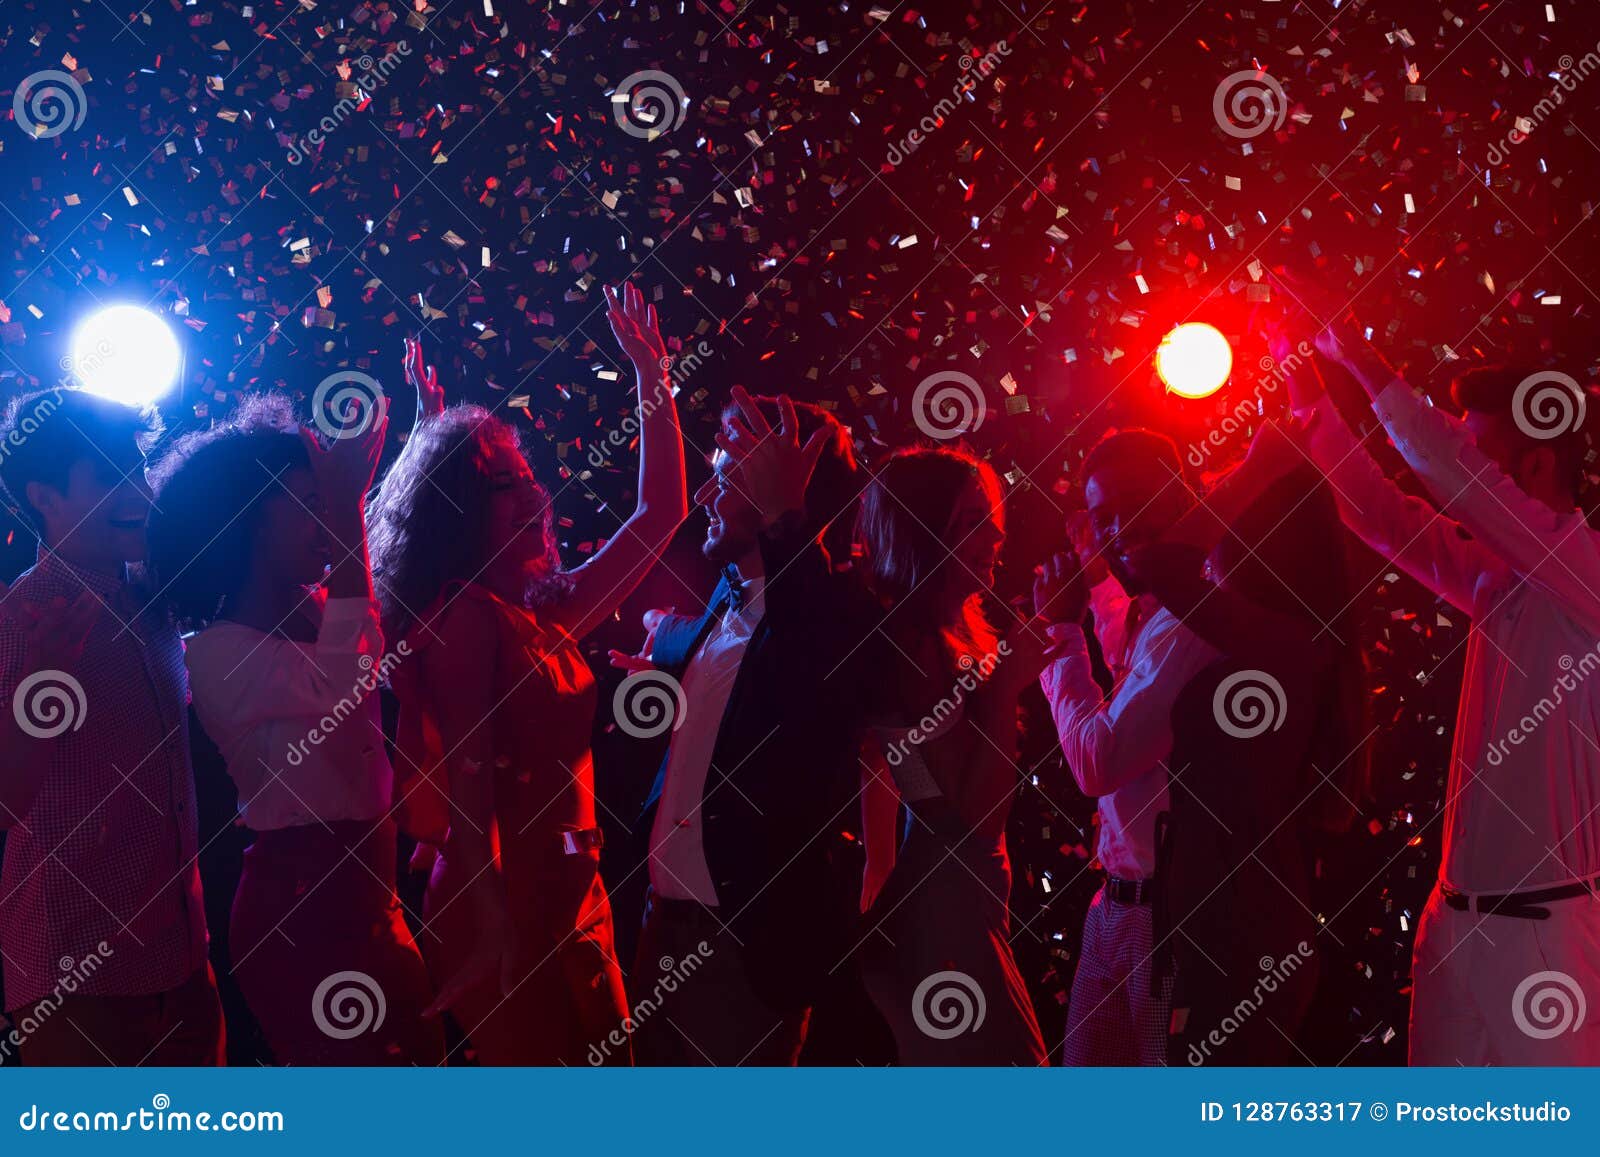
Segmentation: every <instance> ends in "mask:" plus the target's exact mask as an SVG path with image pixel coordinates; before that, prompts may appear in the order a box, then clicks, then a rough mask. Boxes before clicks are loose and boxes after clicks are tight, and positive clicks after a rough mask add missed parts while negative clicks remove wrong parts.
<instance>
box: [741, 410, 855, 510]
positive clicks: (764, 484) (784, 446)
mask: <svg viewBox="0 0 1600 1157" xmlns="http://www.w3.org/2000/svg"><path fill="white" fill-rule="evenodd" d="M733 404H734V407H735V409H736V410H737V413H735V414H733V415H731V416H729V418H728V420H727V422H726V423H725V424H724V425H723V428H722V431H721V432H720V433H718V434H717V445H718V446H719V447H720V448H721V449H722V451H723V452H724V453H726V454H727V455H728V457H729V458H731V459H733V462H734V466H735V477H736V478H737V483H738V486H739V487H740V489H741V490H742V491H743V492H744V494H745V497H746V498H748V499H749V500H750V502H751V503H752V504H754V506H755V507H756V509H757V510H759V511H760V512H761V517H762V520H763V522H764V523H765V524H766V525H768V526H771V525H772V524H773V523H775V522H777V521H778V519H780V518H782V517H783V516H784V515H785V514H787V513H788V512H789V511H791V510H804V509H805V505H806V486H807V485H809V484H810V482H811V474H812V472H813V471H814V470H816V468H817V461H818V459H820V458H821V457H822V452H823V451H824V450H826V449H827V447H828V437H829V429H828V427H827V426H819V427H818V428H817V429H816V430H814V431H813V432H812V434H811V437H809V438H807V439H806V444H805V445H804V446H802V445H801V444H800V419H799V416H798V415H797V414H796V413H795V409H794V403H793V402H792V401H790V400H789V396H788V395H787V394H785V395H783V396H781V397H780V398H779V399H778V415H779V421H780V425H779V426H778V428H777V429H776V430H774V429H773V428H772V423H771V422H769V421H767V417H766V415H765V414H763V413H762V412H761V407H760V406H758V405H757V404H756V401H755V399H754V398H752V397H751V396H750V394H749V392H748V391H746V390H745V388H744V387H743V386H734V387H733ZM818 513H822V514H825V515H828V516H832V515H833V514H835V513H837V512H836V511H831V510H830V511H819V512H818Z"/></svg>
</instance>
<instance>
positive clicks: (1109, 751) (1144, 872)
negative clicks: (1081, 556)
mask: <svg viewBox="0 0 1600 1157" xmlns="http://www.w3.org/2000/svg"><path fill="white" fill-rule="evenodd" d="M1082 477H1083V479H1084V499H1085V502H1086V503H1087V505H1088V518H1089V526H1090V532H1091V538H1092V543H1093V547H1094V550H1095V552H1096V553H1097V554H1098V555H1099V556H1100V557H1101V558H1103V559H1104V560H1105V563H1106V565H1107V567H1108V568H1109V571H1110V577H1109V578H1107V579H1105V580H1102V581H1101V582H1099V583H1097V584H1095V588H1094V590H1095V592H1096V593H1095V594H1094V596H1093V600H1092V602H1091V595H1090V592H1089V588H1088V586H1087V584H1086V583H1084V582H1082V581H1081V579H1080V578H1079V576H1078V575H1077V573H1075V570H1074V568H1073V567H1072V564H1071V562H1070V561H1069V560H1067V559H1066V557H1065V556H1060V555H1058V556H1057V557H1056V558H1055V559H1054V560H1052V561H1051V562H1050V563H1049V564H1047V565H1046V568H1045V574H1044V575H1043V576H1042V577H1043V580H1044V596H1043V597H1044V598H1045V599H1046V600H1048V604H1049V605H1048V607H1046V606H1043V605H1041V606H1039V607H1037V608H1036V610H1037V611H1038V613H1039V614H1040V615H1044V616H1047V617H1048V618H1049V619H1050V621H1051V622H1052V624H1053V625H1052V626H1051V627H1050V628H1049V632H1050V639H1051V642H1052V644H1054V645H1055V647H1056V650H1057V652H1058V655H1057V657H1056V658H1055V659H1054V660H1053V661H1051V662H1050V663H1048V664H1047V665H1046V667H1045V669H1044V673H1043V675H1042V676H1041V677H1040V683H1041V685H1042V686H1043V688H1044V693H1045V698H1046V699H1047V700H1048V701H1049V703H1050V713H1051V716H1052V717H1053V719H1054V721H1055V726H1056V733H1057V735H1058V737H1059V739H1060V742H1061V747H1062V751H1063V753H1064V754H1065V755H1066V759H1067V766H1068V768H1069V769H1070V770H1071V772H1072V775H1073V778H1074V779H1076V780H1077V783H1078V786H1079V788H1081V789H1082V791H1083V793H1084V794H1085V795H1089V796H1093V797H1095V798H1097V799H1098V801H1099V806H1100V813H1099V815H1100V819H1099V825H1100V835H1099V844H1098V848H1097V857H1098V859H1099V863H1100V866H1101V867H1102V868H1103V869H1104V870H1105V872H1106V882H1105V885H1104V886H1103V887H1102V888H1101V889H1100V891H1099V893H1098V894H1096V896H1095V898H1094V901H1093V902H1092V903H1091V905H1090V907H1089V912H1088V915H1087V916H1086V917H1085V920H1084V930H1083V948H1082V951H1081V953H1080V956H1079V960H1078V968H1077V972H1076V973H1075V975H1074V977H1073V983H1072V996H1071V1002H1070V1004H1069V1005H1068V1009H1067V1031H1066V1041H1065V1045H1064V1047H1063V1050H1062V1063H1063V1064H1067V1065H1134V1064H1139V1065H1161V1064H1165V1063H1166V1057H1167V1028H1168V1024H1167V1022H1168V1017H1169V1013H1170V1008H1171V998H1172V977H1171V975H1170V974H1164V972H1166V970H1165V969H1163V968H1162V959H1161V958H1160V957H1159V955H1158V952H1157V947H1158V946H1157V945H1156V943H1155V936H1154V922H1153V918H1152V897H1153V895H1154V891H1153V889H1154V886H1155V884H1154V881H1155V878H1156V875H1157V869H1158V860H1159V848H1160V842H1161V839H1160V830H1161V824H1162V820H1163V817H1164V816H1165V814H1166V812H1167V810H1168V808H1169V806H1170V797H1169V794H1168V783H1167V778H1168V770H1167V767H1166V765H1165V763H1164V762H1163V761H1164V759H1165V757H1166V755H1167V753H1168V752H1170V751H1171V749H1172V727H1171V713H1172V705H1173V702H1174V701H1175V700H1176V698H1177V695H1178V692H1179V691H1181V690H1182V689H1183V687H1184V685H1185V684H1186V683H1188V682H1189V680H1190V679H1191V678H1192V677H1193V676H1194V675H1195V673H1196V672H1198V671H1199V670H1200V669H1201V668H1203V667H1205V666H1206V665H1207V664H1208V663H1210V662H1211V661H1212V660H1214V659H1215V658H1216V657H1217V652H1216V650H1215V649H1214V648H1212V647H1211V646H1210V645H1209V644H1207V643H1206V642H1204V641H1203V640H1202V639H1201V638H1200V637H1199V636H1197V635H1195V634H1194V633H1193V632H1192V631H1190V630H1189V629H1188V628H1187V627H1185V626H1184V625H1183V624H1182V623H1181V622H1179V621H1178V619H1177V618H1176V617H1174V616H1173V615H1172V613H1171V612H1170V611H1167V610H1166V609H1164V608H1162V607H1161V606H1160V605H1159V604H1157V603H1156V602H1155V601H1154V599H1153V598H1152V597H1151V596H1150V595H1149V594H1148V593H1147V592H1146V591H1144V590H1143V589H1142V586H1141V584H1140V582H1139V580H1138V579H1137V577H1136V576H1135V575H1134V574H1133V573H1132V572H1131V571H1130V570H1129V568H1128V567H1127V565H1126V563H1125V561H1124V558H1125V556H1126V555H1127V554H1129V552H1131V551H1133V550H1136V549H1137V548H1138V547H1139V546H1141V545H1144V544H1148V543H1150V542H1154V541H1155V540H1156V539H1158V538H1160V537H1161V535H1162V534H1164V533H1165V532H1166V531H1168V530H1170V529H1171V528H1172V527H1173V526H1174V525H1176V524H1177V523H1178V521H1179V520H1180V519H1181V518H1182V517H1183V516H1184V515H1185V514H1186V513H1188V511H1189V510H1190V508H1191V507H1192V506H1193V504H1194V495H1193V494H1192V493H1191V492H1190V490H1189V488H1188V486H1187V484H1186V483H1185V482H1184V480H1183V468H1182V461H1181V459H1180V458H1179V456H1178V449H1177V446H1176V445H1174V444H1173V442H1172V440H1171V439H1170V438H1167V437H1166V436H1165V435H1162V434H1158V433H1155V432H1154V431H1150V430H1125V431H1121V432H1118V433H1115V434H1112V435H1110V436H1108V437H1107V438H1105V439H1103V440H1102V441H1101V442H1100V443H1099V444H1098V445H1096V447H1095V448H1094V449H1093V450H1092V451H1091V452H1090V453H1089V455H1088V457H1087V458H1086V459H1085V460H1084V465H1083V472H1082ZM1108 583H1115V584H1117V589H1114V590H1107V589H1105V588H1106V586H1107V584H1108ZM1119 596H1120V597H1119ZM1091 605H1092V606H1093V608H1094V611H1095V628H1096V631H1097V632H1100V631H1101V630H1102V624H1110V625H1111V629H1110V631H1108V632H1105V633H1103V634H1101V636H1100V637H1101V639H1102V646H1101V649H1102V652H1103V653H1104V655H1105V658H1106V664H1107V666H1108V667H1110V668H1111V670H1112V673H1113V676H1114V677H1115V679H1116V683H1115V686H1114V687H1113V689H1112V694H1111V698H1110V701H1109V702H1107V701H1106V699H1105V695H1104V693H1103V692H1102V691H1101V689H1100V686H1099V685H1098V684H1097V683H1096V682H1095V681H1094V676H1093V672H1092V668H1091V662H1090V657H1089V647H1088V641H1087V638H1086V636H1085V634H1084V630H1083V627H1082V626H1081V625H1080V624H1081V623H1082V621H1083V616H1084V612H1085V610H1087V609H1088V608H1089V607H1090V606H1091ZM1119 635H1120V636H1121V639H1122V641H1121V645H1120V646H1119V645H1117V643H1116V641H1115V640H1116V639H1117V638H1118V636H1119ZM1107 639H1110V640H1111V642H1110V643H1107V642H1106V641H1105V640H1107Z"/></svg>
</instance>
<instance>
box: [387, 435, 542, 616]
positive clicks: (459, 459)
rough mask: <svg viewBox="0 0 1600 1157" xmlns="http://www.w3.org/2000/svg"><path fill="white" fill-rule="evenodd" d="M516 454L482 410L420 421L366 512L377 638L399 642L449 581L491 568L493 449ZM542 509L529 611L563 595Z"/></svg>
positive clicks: (509, 438) (513, 441) (515, 445)
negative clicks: (379, 626) (380, 632)
mask: <svg viewBox="0 0 1600 1157" xmlns="http://www.w3.org/2000/svg"><path fill="white" fill-rule="evenodd" d="M499 446H509V447H510V448H511V449H513V450H515V451H517V452H518V453H519V454H520V453H522V445H521V441H520V440H519V439H518V437H517V432H516V430H515V429H514V428H513V427H512V426H511V425H510V424H509V423H507V422H504V421H502V420H501V419H499V418H497V417H495V416H494V415H493V414H491V413H490V412H489V411H488V410H486V409H484V408H483V407H482V406H474V405H458V406H452V407H450V408H449V409H448V410H446V411H445V412H444V413H442V414H439V415H437V416H435V417H432V418H426V419H424V420H423V421H421V422H419V423H418V424H417V426H416V427H415V428H414V429H413V430H412V431H411V437H410V439H409V440H408V441H407V443H406V448H405V450H404V451H403V452H402V453H401V455H400V457H399V458H398V459H396V460H395V463H394V465H393V466H391V467H390V468H389V472H388V474H387V475H385V476H384V479H383V483H382V485H380V486H379V487H378V489H377V491H376V492H375V493H374V495H373V498H372V501H371V502H369V503H368V505H367V547H368V550H369V551H370V552H371V556H372V576H373V583H374V585H375V586H376V588H377V592H378V599H379V602H380V604H381V605H382V609H383V622H384V632H385V634H386V636H387V637H389V638H395V639H398V638H400V637H402V636H403V635H404V634H405V633H406V631H408V630H409V629H410V628H411V626H412V625H413V624H414V623H415V622H416V620H417V618H418V617H419V616H421V615H424V614H426V613H427V612H428V610H429V608H430V607H431V606H432V605H433V603H434V602H435V600H437V599H438V597H439V595H440V593H441V592H442V591H443V590H444V588H445V587H446V586H447V585H448V584H449V583H451V582H472V581H474V580H475V579H477V578H478V576H479V575H481V574H482V573H483V570H484V568H485V567H486V566H487V565H488V564H489V562H490V561H491V560H490V558H489V551H488V536H489V504H490V500H491V498H492V497H493V494H494V488H495V483H494V478H493V475H492V474H491V473H490V469H489V463H490V461H491V460H492V457H493V454H494V451H495V449H496V447H499ZM535 485H536V486H538V487H539V491H540V499H541V505H542V506H543V510H544V515H543V536H544V550H543V556H542V558H541V559H540V563H539V565H538V567H537V568H535V572H534V573H533V574H532V575H530V577H529V587H528V591H527V592H526V595H525V600H524V601H525V602H526V603H527V604H528V605H534V604H536V603H544V602H548V601H551V600H553V599H555V598H559V597H560V595H561V594H563V593H565V591H566V590H567V589H569V586H570V584H569V583H568V582H567V581H566V576H564V575H563V574H562V573H561V560H560V556H559V554H558V553H557V551H556V541H555V533H554V530H553V527H554V517H553V514H552V508H551V501H550V494H549V492H548V491H547V490H545V488H544V487H543V486H542V485H541V484H539V483H537V482H536V483H535Z"/></svg>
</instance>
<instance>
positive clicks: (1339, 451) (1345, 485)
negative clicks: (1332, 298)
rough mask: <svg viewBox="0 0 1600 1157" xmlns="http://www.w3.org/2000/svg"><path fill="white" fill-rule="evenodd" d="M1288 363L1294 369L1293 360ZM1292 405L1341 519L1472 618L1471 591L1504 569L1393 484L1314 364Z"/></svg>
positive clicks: (1295, 379)
mask: <svg viewBox="0 0 1600 1157" xmlns="http://www.w3.org/2000/svg"><path fill="white" fill-rule="evenodd" d="M1283 364H1285V365H1289V364H1293V363H1290V362H1289V361H1288V360H1287V359H1283ZM1288 385H1289V400H1290V404H1291V406H1293V408H1294V412H1295V416H1296V417H1297V419H1298V420H1299V421H1300V427H1299V428H1298V429H1297V430H1296V431H1295V433H1294V440H1295V441H1296V443H1297V444H1298V445H1299V446H1300V448H1301V449H1302V450H1304V451H1305V453H1306V454H1307V456H1308V457H1310V459H1311V460H1312V461H1313V462H1314V463H1315V464H1316V465H1317V467H1318V468H1319V469H1320V470H1321V471H1322V473H1323V475H1324V477H1326V478H1327V479H1328V483H1329V485H1330V486H1331V487H1332V488H1333V495H1334V500H1335V502H1336V503H1337V505H1338V507H1339V517H1340V518H1341V519H1343V521H1344V524H1345V525H1346V526H1348V527H1349V528H1350V529H1351V530H1352V531H1353V532H1354V533H1355V534H1356V535H1357V536H1358V537H1359V538H1361V540H1362V541H1364V542H1365V543H1366V544H1367V545H1368V546H1370V547H1371V548H1372V549H1373V550H1375V551H1377V552H1378V553H1379V554H1381V555H1383V556H1384V557H1385V558H1387V559H1389V560H1390V561H1391V562H1393V563H1395V564H1396V565H1397V566H1399V567H1400V569H1401V570H1403V571H1405V572H1406V573H1407V574H1409V575H1411V577H1413V578H1415V579H1416V580H1417V581H1418V582H1420V583H1422V585H1423V586H1425V587H1427V588H1428V589H1429V590H1431V591H1433V593H1434V594H1436V595H1438V596H1439V597H1440V598H1442V599H1445V600H1446V601H1447V602H1449V603H1450V604H1451V605H1452V606H1454V607H1456V608H1457V609H1458V610H1460V611H1462V612H1464V613H1466V614H1469V615H1470V614H1471V613H1472V609H1473V591H1474V590H1475V589H1476V587H1477V585H1478V582H1479V580H1480V579H1481V578H1482V577H1483V576H1484V574H1485V573H1490V572H1494V571H1498V570H1501V569H1503V564H1501V563H1500V561H1499V560H1498V559H1497V558H1496V557H1495V556H1494V555H1493V554H1492V553H1491V552H1490V551H1489V550H1487V549H1486V548H1485V547H1484V546H1483V545H1482V544H1481V543H1477V542H1473V541H1472V540H1470V539H1468V538H1466V537H1464V536H1463V534H1462V533H1461V528H1460V527H1459V526H1458V525H1457V524H1456V523H1455V522H1452V521H1451V520H1450V519H1448V518H1446V517H1444V516H1443V515H1442V514H1440V513H1439V512H1438V511H1437V510H1435V509H1434V508H1433V507H1432V506H1430V505H1429V504H1428V503H1427V502H1425V501H1423V500H1422V499H1420V498H1417V497H1415V496H1414V495H1410V494H1407V493H1406V492H1405V491H1403V490H1401V489H1400V487H1399V486H1397V485H1395V483H1394V482H1393V481H1392V480H1391V479H1390V478H1388V477H1387V476H1386V475H1385V474H1384V472H1383V470H1382V468H1381V467H1380V466H1379V465H1378V463H1377V462H1376V461H1375V460H1374V459H1373V457H1372V455H1371V454H1369V453H1368V452H1367V449H1366V447H1365V446H1363V445H1362V443H1361V440H1360V439H1358V438H1357V437H1356V435H1355V433H1354V432H1353V431H1352V430H1351V429H1350V427H1349V426H1348V425H1346V423H1345V420H1344V418H1343V417H1342V416H1341V415H1340V414H1339V410H1338V408H1337V407H1336V406H1335V405H1334V404H1333V400H1332V399H1331V398H1330V397H1329V396H1328V394H1327V391H1326V389H1325V388H1324V386H1323V383H1322V378H1321V375H1320V374H1319V373H1318V372H1317V368H1316V366H1315V365H1313V364H1311V363H1310V362H1302V363H1300V364H1299V365H1298V366H1297V368H1295V369H1294V370H1293V371H1292V372H1290V374H1289V375H1288Z"/></svg>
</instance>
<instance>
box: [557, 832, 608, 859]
mask: <svg viewBox="0 0 1600 1157" xmlns="http://www.w3.org/2000/svg"><path fill="white" fill-rule="evenodd" d="M604 845H605V837H604V834H603V833H602V832H601V831H600V829H599V828H582V829H580V830H578V831H573V832H562V833H561V850H562V852H563V853H564V854H566V855H569V856H581V855H583V854H584V853H585V852H592V851H598V850H599V849H600V848H601V847H603V846H604Z"/></svg>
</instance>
